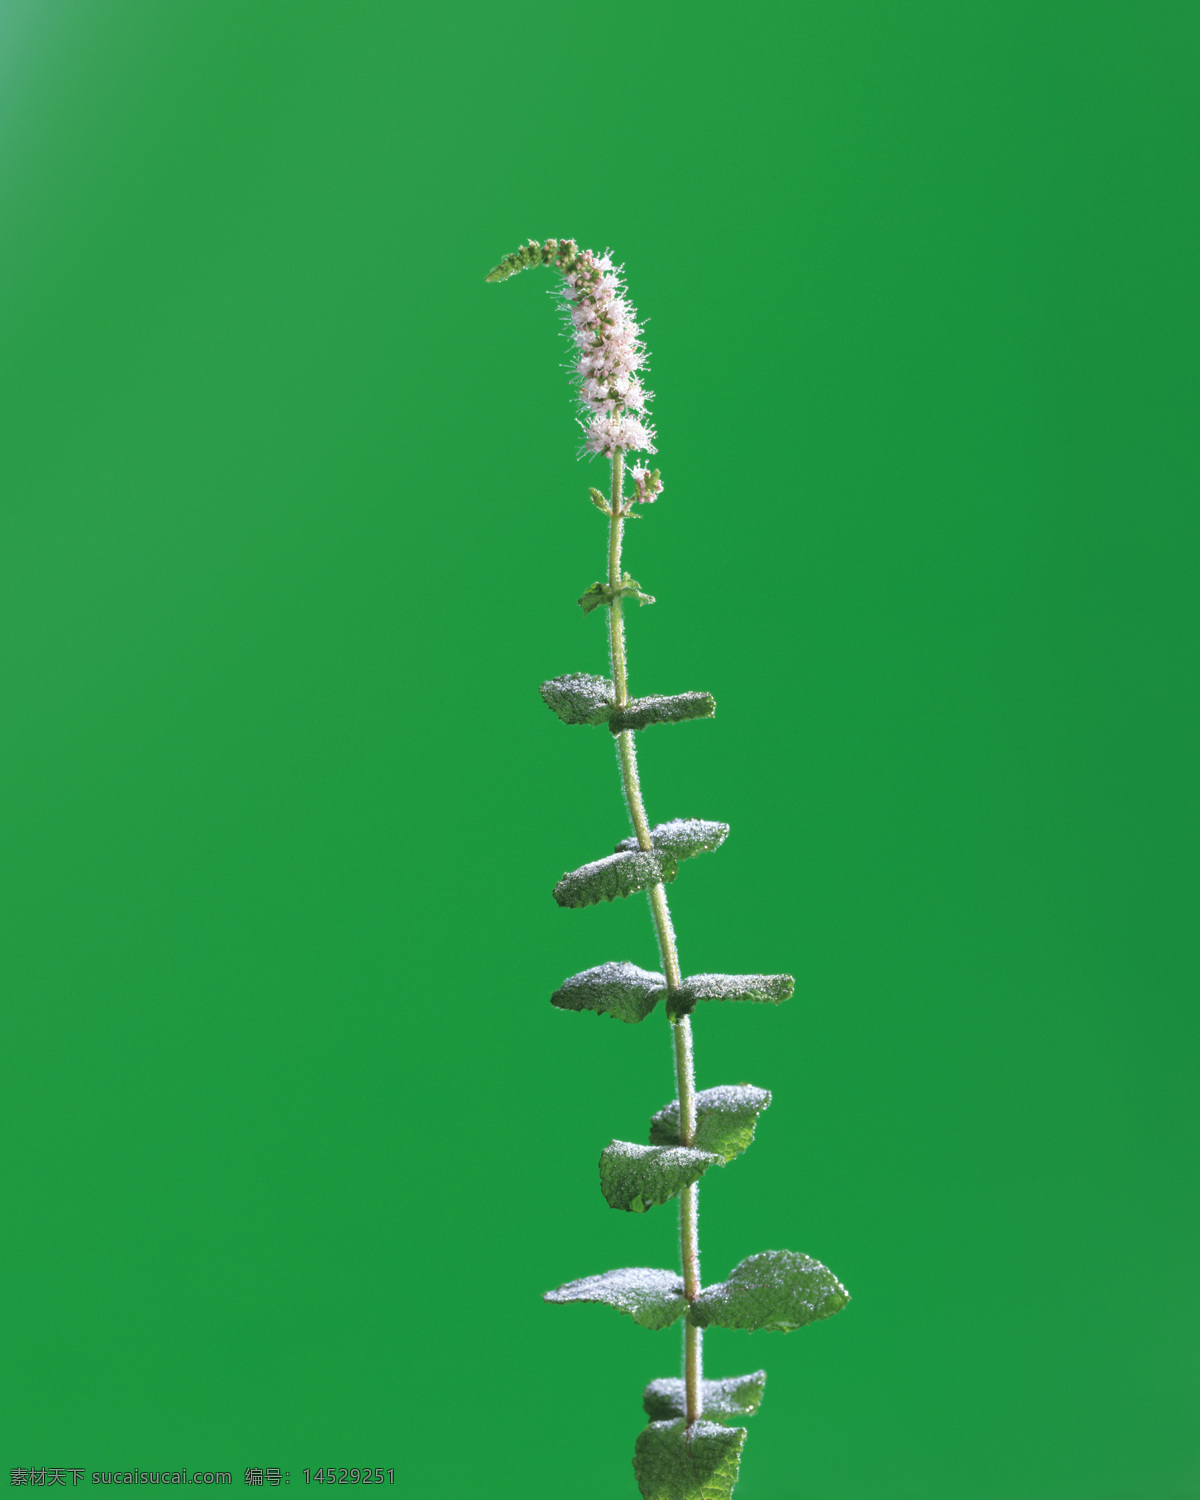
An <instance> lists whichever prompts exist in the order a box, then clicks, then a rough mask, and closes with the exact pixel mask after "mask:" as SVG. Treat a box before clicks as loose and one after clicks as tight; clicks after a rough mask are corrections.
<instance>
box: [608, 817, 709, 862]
mask: <svg viewBox="0 0 1200 1500" xmlns="http://www.w3.org/2000/svg"><path fill="white" fill-rule="evenodd" d="M728 834H729V824H728V823H706V822H705V821H704V819H703V818H672V819H671V821H670V822H669V823H659V824H658V826H657V827H655V828H652V829H651V830H650V842H651V844H652V845H653V846H654V848H656V849H665V850H666V851H667V853H668V854H673V855H674V856H675V858H676V859H691V858H692V856H693V855H694V854H703V853H704V852H705V850H708V849H719V848H720V847H721V845H722V844H723V843H724V842H725V839H726V837H727V836H728ZM637 847H638V841H637V838H636V836H634V837H632V838H627V839H622V840H621V842H620V843H619V844H618V845H617V851H616V852H617V853H618V854H626V853H628V852H629V851H630V850H631V849H636V848H637Z"/></svg>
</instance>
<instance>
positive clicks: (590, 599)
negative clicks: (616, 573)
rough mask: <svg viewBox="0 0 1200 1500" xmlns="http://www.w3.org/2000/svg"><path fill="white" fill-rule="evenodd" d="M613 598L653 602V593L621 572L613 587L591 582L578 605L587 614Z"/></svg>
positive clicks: (641, 602)
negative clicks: (646, 590) (645, 590)
mask: <svg viewBox="0 0 1200 1500" xmlns="http://www.w3.org/2000/svg"><path fill="white" fill-rule="evenodd" d="M596 493H597V491H595V490H593V491H592V495H593V497H594V496H595V495H596ZM600 508H601V510H607V509H608V507H607V506H605V505H602V506H601V507H600ZM610 514H611V512H610ZM614 599H636V600H637V602H638V603H639V604H653V603H654V595H653V594H643V593H642V586H641V584H640V583H639V582H638V581H637V579H636V578H630V576H629V574H628V573H622V574H621V581H620V583H619V584H618V585H617V586H616V588H615V589H614V588H610V587H609V586H608V584H607V583H593V584H592V586H591V588H590V589H588V590H587V591H586V592H585V593H584V594H582V595H581V596H580V599H579V607H580V609H581V610H583V612H584V614H585V615H587V614H591V612H592V610H594V609H598V608H599V607H600V605H602V604H611V603H612V602H613V600H614Z"/></svg>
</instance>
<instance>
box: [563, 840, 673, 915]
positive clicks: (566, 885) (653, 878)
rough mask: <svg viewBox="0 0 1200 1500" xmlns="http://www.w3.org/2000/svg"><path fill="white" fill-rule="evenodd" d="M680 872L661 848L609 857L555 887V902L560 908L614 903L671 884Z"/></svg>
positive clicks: (565, 878)
mask: <svg viewBox="0 0 1200 1500" xmlns="http://www.w3.org/2000/svg"><path fill="white" fill-rule="evenodd" d="M678 872H679V866H678V864H677V863H676V862H675V860H674V859H673V858H672V857H671V855H669V854H667V853H665V852H664V851H663V850H660V849H647V850H646V851H645V852H644V853H643V852H642V851H641V850H639V851H638V852H637V853H635V854H610V855H608V857H607V858H606V859H595V860H593V861H592V863H591V864H590V865H581V866H580V867H579V869H578V870H571V871H569V872H568V873H567V874H566V875H564V876H563V878H562V879H561V880H560V881H559V882H558V884H557V885H556V886H555V887H554V899H555V900H556V901H557V902H558V904H559V906H595V904H596V902H597V901H615V900H616V898H617V897H618V896H632V895H633V894H634V892H635V891H644V890H646V888H647V887H648V886H652V885H660V884H662V883H663V882H666V884H667V885H670V883H671V881H673V880H674V879H675V876H676V875H677V874H678Z"/></svg>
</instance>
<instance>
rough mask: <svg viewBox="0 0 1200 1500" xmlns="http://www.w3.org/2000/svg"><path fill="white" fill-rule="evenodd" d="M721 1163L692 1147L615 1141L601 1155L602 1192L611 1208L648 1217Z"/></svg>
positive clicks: (709, 1152)
mask: <svg viewBox="0 0 1200 1500" xmlns="http://www.w3.org/2000/svg"><path fill="white" fill-rule="evenodd" d="M719 1161H721V1158H720V1156H718V1155H717V1154H716V1153H715V1152H712V1151H697V1150H696V1149H695V1148H694V1147H691V1146H635V1145H634V1144H633V1142H632V1141H611V1142H610V1143H609V1144H608V1145H607V1146H605V1148H604V1150H603V1151H602V1152H601V1154H600V1191H601V1192H602V1193H603V1194H604V1196H605V1198H606V1199H607V1200H608V1206H609V1207H610V1208H623V1209H624V1210H625V1211H626V1213H635V1214H644V1213H645V1212H646V1210H647V1209H648V1208H656V1207H657V1206H658V1205H659V1204H660V1203H666V1201H667V1200H668V1198H674V1197H675V1196H676V1195H677V1194H679V1193H681V1192H682V1191H683V1190H684V1188H685V1187H688V1186H689V1185H690V1184H691V1183H693V1182H696V1181H698V1180H699V1179H700V1178H701V1177H703V1176H704V1174H705V1172H707V1171H708V1169H709V1167H711V1166H713V1165H714V1163H716V1162H719Z"/></svg>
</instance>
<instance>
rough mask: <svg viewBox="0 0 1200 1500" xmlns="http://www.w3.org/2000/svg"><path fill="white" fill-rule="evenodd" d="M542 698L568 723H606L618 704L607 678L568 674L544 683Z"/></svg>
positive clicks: (578, 673) (574, 673) (582, 673)
mask: <svg viewBox="0 0 1200 1500" xmlns="http://www.w3.org/2000/svg"><path fill="white" fill-rule="evenodd" d="M541 694H542V698H543V700H544V701H545V704H546V707H547V708H552V709H553V710H554V712H555V713H556V714H557V715H558V717H559V718H560V719H561V720H562V721H563V723H564V724H606V723H607V722H608V720H609V718H610V717H611V715H612V712H613V709H614V708H615V707H616V705H617V692H616V689H615V688H614V687H613V685H612V683H611V682H610V681H609V680H608V678H607V677H592V676H591V675H590V674H589V673H587V672H568V673H567V674H566V676H565V677H552V678H551V679H550V681H549V682H543V683H542V687H541Z"/></svg>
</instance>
